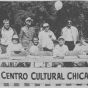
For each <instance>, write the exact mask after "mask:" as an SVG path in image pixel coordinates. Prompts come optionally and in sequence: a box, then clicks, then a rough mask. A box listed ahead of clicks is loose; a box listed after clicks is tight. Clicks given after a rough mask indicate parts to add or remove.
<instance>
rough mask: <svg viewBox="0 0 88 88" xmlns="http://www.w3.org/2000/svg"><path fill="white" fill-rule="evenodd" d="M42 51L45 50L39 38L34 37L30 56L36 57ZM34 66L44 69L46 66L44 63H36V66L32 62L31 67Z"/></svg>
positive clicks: (29, 50) (29, 52)
mask: <svg viewBox="0 0 88 88" xmlns="http://www.w3.org/2000/svg"><path fill="white" fill-rule="evenodd" d="M41 50H43V48H42V46H41V45H40V44H39V39H38V38H37V37H34V38H33V45H32V46H31V47H30V48H28V54H30V55H33V56H36V53H37V52H39V51H40V52H41ZM34 65H35V67H44V66H45V64H44V63H42V62H39V63H37V62H36V63H35V64H34V63H32V62H31V67H33V66H34Z"/></svg>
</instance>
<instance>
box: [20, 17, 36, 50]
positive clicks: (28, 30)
mask: <svg viewBox="0 0 88 88" xmlns="http://www.w3.org/2000/svg"><path fill="white" fill-rule="evenodd" d="M32 21H33V19H31V18H30V17H28V18H27V19H26V20H25V26H24V27H22V28H21V31H20V35H19V37H20V41H21V43H22V45H23V47H25V48H27V47H29V46H31V45H32V40H33V37H34V36H35V35H36V34H35V28H34V27H32Z"/></svg>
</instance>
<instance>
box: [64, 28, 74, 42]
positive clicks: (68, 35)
mask: <svg viewBox="0 0 88 88" xmlns="http://www.w3.org/2000/svg"><path fill="white" fill-rule="evenodd" d="M65 41H73V36H72V32H71V29H67V31H66V38H65Z"/></svg>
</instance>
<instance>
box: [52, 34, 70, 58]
mask: <svg viewBox="0 0 88 88" xmlns="http://www.w3.org/2000/svg"><path fill="white" fill-rule="evenodd" d="M58 43H59V44H58V45H56V46H55V48H54V50H53V56H54V57H56V56H65V53H66V52H67V51H69V50H68V47H67V46H66V45H65V40H64V37H63V36H61V37H59V38H58Z"/></svg>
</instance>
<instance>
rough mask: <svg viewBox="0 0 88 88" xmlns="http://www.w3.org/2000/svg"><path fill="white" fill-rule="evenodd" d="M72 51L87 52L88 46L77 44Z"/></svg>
mask: <svg viewBox="0 0 88 88" xmlns="http://www.w3.org/2000/svg"><path fill="white" fill-rule="evenodd" d="M74 50H78V51H82V52H88V44H87V43H85V42H84V44H82V45H81V44H77V45H76V46H75V48H74Z"/></svg>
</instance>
